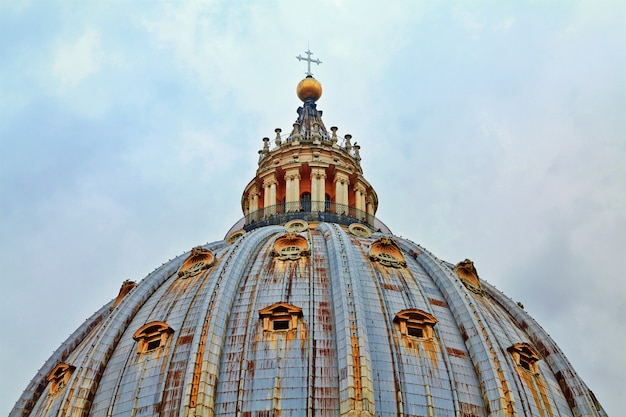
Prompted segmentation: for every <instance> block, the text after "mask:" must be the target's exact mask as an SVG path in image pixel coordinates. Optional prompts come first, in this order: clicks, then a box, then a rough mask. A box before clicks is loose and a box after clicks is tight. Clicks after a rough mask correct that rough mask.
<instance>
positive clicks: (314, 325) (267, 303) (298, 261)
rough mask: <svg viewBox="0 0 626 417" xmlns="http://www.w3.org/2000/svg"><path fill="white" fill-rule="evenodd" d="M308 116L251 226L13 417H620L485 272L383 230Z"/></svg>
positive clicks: (114, 317) (98, 326)
mask: <svg viewBox="0 0 626 417" xmlns="http://www.w3.org/2000/svg"><path fill="white" fill-rule="evenodd" d="M305 80H307V79H305ZM307 82H309V81H307ZM317 85H319V83H317ZM320 94H321V87H320ZM301 98H302V97H301ZM305 98H311V97H309V96H308V95H307V97H305ZM318 98H319V96H318ZM304 101H305V103H304V107H301V108H300V109H298V118H297V120H296V122H295V123H294V128H293V130H292V131H291V132H290V133H289V134H287V135H282V134H281V132H282V131H281V130H280V129H276V131H275V132H276V139H275V140H274V145H273V146H272V147H270V145H269V142H270V140H269V138H264V139H263V149H261V150H260V151H259V155H260V157H259V166H258V169H257V171H256V175H255V177H254V179H253V180H252V181H251V182H250V183H249V184H248V185H247V186H246V188H245V190H244V195H243V197H242V208H243V211H244V215H245V216H244V218H243V219H242V220H241V221H240V222H239V223H237V224H235V225H234V226H233V227H232V228H231V230H230V231H229V232H228V233H227V234H226V236H225V238H224V239H223V240H218V241H215V242H212V243H208V244H205V245H202V246H197V247H194V248H192V249H191V250H190V251H189V252H186V253H183V254H181V255H180V256H178V257H176V258H175V259H173V260H171V261H169V262H167V263H165V264H163V265H162V266H161V267H159V268H157V269H156V270H155V271H153V272H152V273H150V274H148V275H147V276H146V277H145V278H144V279H142V280H141V281H139V282H138V283H136V284H135V283H133V282H124V283H123V284H122V288H121V290H120V293H119V295H118V296H117V297H116V298H115V299H114V300H112V301H111V302H110V303H108V304H107V305H105V306H103V307H102V308H101V309H100V310H98V311H97V312H96V313H95V314H94V315H93V316H92V317H90V318H89V319H88V320H87V321H86V322H85V323H84V324H83V325H82V326H81V327H80V328H79V329H77V330H76V331H75V332H74V333H73V334H72V335H71V336H70V337H69V338H68V339H67V340H66V341H65V342H64V343H63V344H62V345H61V347H60V348H59V349H58V350H57V351H55V352H54V353H53V355H52V356H51V358H50V359H49V360H48V361H47V362H46V363H45V364H44V366H43V367H42V369H41V370H40V371H39V373H38V374H37V375H36V376H35V377H34V378H33V380H32V381H31V383H30V384H29V386H28V387H27V388H26V390H25V391H24V393H23V394H22V396H21V398H20V399H19V400H18V402H17V404H16V405H15V407H14V409H13V411H12V413H11V415H12V416H26V415H30V416H53V415H54V416H58V415H72V416H129V415H133V416H154V415H159V416H195V415H203V416H204V415H207V416H231V415H241V416H250V417H252V416H278V415H283V416H302V415H311V416H338V415H341V416H400V415H403V416H514V415H517V416H557V415H558V416H606V413H605V412H604V410H603V409H602V407H601V406H600V405H599V404H598V403H597V401H596V400H595V397H594V395H593V393H592V392H591V391H590V390H589V389H588V388H587V386H586V385H585V383H584V382H583V381H582V380H581V379H580V378H579V377H578V375H577V374H576V372H575V371H574V370H573V369H572V367H571V365H570V364H569V362H568V361H567V359H566V357H565V356H564V354H563V353H562V352H561V350H560V349H559V348H558V346H557V345H556V343H555V342H554V341H553V340H552V339H551V338H550V336H549V335H548V334H547V333H546V332H545V331H544V330H543V329H542V328H541V326H539V325H538V324H537V323H536V322H535V321H534V320H533V319H532V317H530V316H529V315H528V314H527V313H526V312H525V310H524V309H523V307H522V306H521V305H519V304H517V303H514V302H513V301H512V300H511V299H509V298H508V297H506V296H505V295H504V294H502V293H501V292H500V291H498V290H497V289H495V288H494V287H493V286H491V285H490V284H489V283H488V282H486V281H484V280H483V279H481V278H480V276H479V274H478V272H477V270H476V268H475V266H474V264H473V263H472V262H471V261H469V260H463V261H460V262H457V263H450V262H447V261H444V260H441V259H439V258H437V257H436V256H435V255H433V254H432V253H430V252H429V251H428V250H426V249H425V248H424V247H422V246H421V245H418V244H416V243H414V242H412V241H411V240H408V239H405V238H401V237H399V236H396V235H394V234H393V233H392V232H391V231H390V230H389V229H388V228H387V227H386V226H385V225H384V224H383V223H382V222H380V220H378V219H377V218H376V217H375V213H376V209H377V205H378V199H377V196H376V193H375V192H374V190H373V187H372V186H371V185H370V183H369V182H368V181H366V180H365V178H364V177H363V173H362V170H361V166H360V156H359V152H358V146H356V144H352V143H351V136H350V135H345V136H344V138H343V140H340V139H339V138H338V136H337V128H336V127H332V128H331V129H330V132H329V131H328V130H327V129H326V128H325V126H324V124H323V123H322V121H321V113H322V112H321V111H319V110H317V108H316V105H315V103H314V101H311V100H309V101H307V100H304Z"/></svg>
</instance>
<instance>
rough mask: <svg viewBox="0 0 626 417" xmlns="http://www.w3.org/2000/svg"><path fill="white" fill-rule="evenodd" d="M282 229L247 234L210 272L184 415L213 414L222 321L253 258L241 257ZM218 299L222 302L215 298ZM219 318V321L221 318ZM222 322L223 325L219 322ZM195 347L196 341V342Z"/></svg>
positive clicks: (221, 345) (183, 407)
mask: <svg viewBox="0 0 626 417" xmlns="http://www.w3.org/2000/svg"><path fill="white" fill-rule="evenodd" d="M279 230H284V229H283V228H281V227H279V226H270V227H266V228H262V229H257V230H255V231H254V233H247V234H246V235H244V236H243V237H242V238H240V239H239V240H238V241H237V242H235V244H234V247H233V248H232V249H231V250H230V251H229V252H228V254H227V255H226V256H225V257H224V260H223V261H221V262H219V264H218V265H217V267H218V269H217V270H216V271H214V272H213V273H212V274H211V275H217V279H215V280H214V282H213V288H214V289H213V290H212V291H209V292H208V294H211V296H210V297H207V299H206V302H205V304H204V306H203V308H202V311H206V316H205V317H204V319H203V324H202V325H201V326H197V330H196V333H195V334H194V341H199V340H202V337H203V336H204V338H205V341H204V342H201V343H200V344H199V345H200V346H202V350H201V349H197V350H196V351H194V352H192V358H193V357H194V356H195V357H196V358H199V361H198V360H190V361H189V367H188V370H187V373H186V375H187V379H186V381H185V387H186V388H185V395H184V398H185V402H184V403H183V404H181V414H180V415H187V413H191V411H192V409H193V410H195V413H196V414H201V415H203V414H210V413H212V411H213V409H214V407H215V403H216V395H217V377H218V375H219V373H220V363H221V356H222V351H223V347H224V344H225V338H226V334H225V332H226V326H224V325H223V323H227V322H228V316H229V314H230V308H231V307H232V303H233V299H234V296H235V294H236V292H235V291H236V289H237V288H238V287H239V282H240V280H241V278H242V276H243V271H245V269H246V268H247V266H248V265H249V263H250V262H251V259H250V258H249V257H248V256H241V255H245V254H247V253H250V252H253V249H254V248H255V247H257V246H258V245H260V244H261V242H263V241H265V240H266V239H267V238H268V237H270V236H272V235H273V234H274V233H276V232H277V231H279ZM242 258H243V259H245V262H238V261H237V259H242ZM225 276H228V281H227V282H226V283H225V284H224V285H221V284H222V282H221V281H222V280H223V279H224V278H225ZM217 299H219V303H216V300H217ZM218 305H219V306H222V307H229V309H228V311H222V310H221V309H219V308H217V306H218ZM218 319H219V320H218ZM220 324H222V325H220ZM207 335H210V340H209V342H210V346H211V347H213V348H212V349H205V348H204V346H205V345H206V343H207V342H206V339H207ZM194 346H196V343H194ZM196 368H198V369H199V370H200V379H199V381H198V394H197V395H198V397H197V398H198V401H197V402H196V404H195V407H194V404H192V403H191V400H192V395H193V393H194V381H193V379H190V377H191V378H193V375H196V374H198V369H196Z"/></svg>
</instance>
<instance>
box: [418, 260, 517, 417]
mask: <svg viewBox="0 0 626 417" xmlns="http://www.w3.org/2000/svg"><path fill="white" fill-rule="evenodd" d="M416 260H417V261H418V262H419V263H420V264H421V265H422V267H424V268H425V269H426V271H427V272H428V273H429V275H430V276H431V277H432V278H433V280H434V282H435V284H437V286H438V287H439V289H440V290H441V292H442V294H443V296H444V297H445V300H446V302H447V303H448V305H449V306H450V309H451V311H452V312H453V314H454V316H455V319H456V320H457V323H458V326H459V328H460V329H461V332H462V333H463V338H464V339H465V345H466V346H467V349H468V351H469V353H470V356H471V358H472V361H473V362H474V364H475V368H476V371H477V374H478V378H479V380H480V387H481V391H482V392H483V396H484V399H485V408H486V410H487V412H488V415H490V416H491V415H493V416H496V415H517V414H516V413H515V411H514V410H515V403H514V401H513V398H512V397H511V386H510V381H508V380H507V379H506V377H505V376H504V375H503V374H502V371H498V369H501V368H500V362H501V361H502V358H498V355H497V352H496V351H495V350H494V348H493V345H491V340H493V339H494V337H493V335H490V334H489V333H490V331H489V329H488V328H486V327H485V325H484V322H485V320H484V318H482V317H481V316H480V312H479V311H478V310H477V309H475V308H474V307H473V305H472V303H471V301H469V300H467V298H469V297H471V296H469V295H468V294H467V289H466V288H465V286H464V285H462V284H461V285H458V284H457V282H456V281H457V279H456V277H454V276H453V274H452V272H451V271H450V270H448V269H446V268H443V267H441V266H439V265H440V261H438V260H437V259H436V258H434V257H432V256H431V255H430V254H428V253H427V252H422V253H421V254H420V255H418V256H417V257H416ZM461 294H464V296H465V298H462V297H461ZM478 330H479V331H481V332H484V333H485V335H484V337H482V336H483V334H481V333H478V332H477V331H478ZM493 360H495V361H497V363H494V364H492V361H493ZM494 365H495V366H494ZM507 413H508V414H507ZM514 413H515V414H514Z"/></svg>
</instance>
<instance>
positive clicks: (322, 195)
mask: <svg viewBox="0 0 626 417" xmlns="http://www.w3.org/2000/svg"><path fill="white" fill-rule="evenodd" d="M317 184H318V185H317V201H319V202H320V208H319V210H320V211H325V210H326V172H324V169H320V171H319V174H318V176H317Z"/></svg>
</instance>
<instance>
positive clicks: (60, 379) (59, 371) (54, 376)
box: [47, 363, 76, 395]
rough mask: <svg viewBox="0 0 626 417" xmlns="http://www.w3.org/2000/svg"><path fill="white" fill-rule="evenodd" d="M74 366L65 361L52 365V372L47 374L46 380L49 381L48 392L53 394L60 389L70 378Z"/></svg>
mask: <svg viewBox="0 0 626 417" xmlns="http://www.w3.org/2000/svg"><path fill="white" fill-rule="evenodd" d="M74 369H76V368H75V367H73V366H72V365H68V364H67V363H60V364H58V365H57V366H55V367H54V369H53V370H52V372H50V374H49V375H48V378H47V379H48V382H49V383H50V394H52V395H54V394H56V393H57V392H59V391H61V390H62V389H63V388H65V386H66V385H67V383H68V382H69V380H70V377H71V376H72V373H73V372H74Z"/></svg>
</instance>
